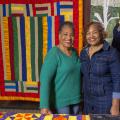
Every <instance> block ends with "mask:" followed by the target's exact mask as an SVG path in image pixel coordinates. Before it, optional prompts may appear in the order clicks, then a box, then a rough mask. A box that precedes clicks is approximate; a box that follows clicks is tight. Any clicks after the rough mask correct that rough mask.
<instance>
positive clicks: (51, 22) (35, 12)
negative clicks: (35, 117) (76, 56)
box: [0, 0, 83, 101]
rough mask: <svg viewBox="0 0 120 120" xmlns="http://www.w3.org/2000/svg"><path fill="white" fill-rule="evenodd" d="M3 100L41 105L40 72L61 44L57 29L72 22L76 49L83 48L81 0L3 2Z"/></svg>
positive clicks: (0, 88)
mask: <svg viewBox="0 0 120 120" xmlns="http://www.w3.org/2000/svg"><path fill="white" fill-rule="evenodd" d="M0 3H1V4H0V100H29V101H39V99H40V98H39V89H40V83H39V78H40V76H39V75H40V70H41V66H42V63H43V61H44V57H45V56H46V54H47V52H48V51H49V50H50V49H51V48H52V47H53V46H54V45H57V44H58V43H59V41H58V28H59V25H60V24H61V23H62V22H63V21H68V20H69V21H73V23H74V26H75V43H74V47H75V48H76V49H77V51H78V52H80V50H81V48H82V29H83V21H82V19H83V18H82V16H83V15H82V14H83V12H82V10H83V8H82V6H83V3H82V0H38V1H33V0H18V1H16V0H6V1H3V0H1V2H0Z"/></svg>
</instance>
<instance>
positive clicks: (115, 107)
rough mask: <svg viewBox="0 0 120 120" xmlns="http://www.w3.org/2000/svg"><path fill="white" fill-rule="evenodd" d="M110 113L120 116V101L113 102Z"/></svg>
mask: <svg viewBox="0 0 120 120" xmlns="http://www.w3.org/2000/svg"><path fill="white" fill-rule="evenodd" d="M110 113H111V115H120V111H119V99H113V100H112V107H111V110H110Z"/></svg>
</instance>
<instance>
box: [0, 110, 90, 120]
mask: <svg viewBox="0 0 120 120" xmlns="http://www.w3.org/2000/svg"><path fill="white" fill-rule="evenodd" d="M1 119H3V120H90V116H89V115H77V116H71V115H62V114H61V115H56V114H51V115H41V114H38V113H13V112H11V113H5V114H4V115H3V117H2V118H1Z"/></svg>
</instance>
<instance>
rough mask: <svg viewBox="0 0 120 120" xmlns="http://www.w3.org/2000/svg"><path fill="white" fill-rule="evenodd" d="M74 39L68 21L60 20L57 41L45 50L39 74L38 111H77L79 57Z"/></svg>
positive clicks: (72, 28)
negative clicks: (53, 109) (55, 44)
mask: <svg viewBox="0 0 120 120" xmlns="http://www.w3.org/2000/svg"><path fill="white" fill-rule="evenodd" d="M73 42H74V26H73V23H72V22H68V21H67V22H64V23H63V24H62V25H61V26H60V28H59V45H58V46H54V47H53V48H52V49H51V50H50V51H49V52H48V54H47V56H46V58H45V61H44V64H43V66H42V69H41V74H40V109H41V114H50V113H53V111H52V110H51V107H50V106H52V107H53V106H54V108H55V109H56V112H57V113H58V114H62V113H63V114H78V113H79V111H80V104H79V103H80V101H81V93H80V89H81V88H80V87H81V84H80V82H81V78H80V61H79V58H78V55H77V52H76V50H75V49H74V48H73V47H72V46H73Z"/></svg>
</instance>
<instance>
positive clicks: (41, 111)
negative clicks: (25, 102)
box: [40, 108, 51, 115]
mask: <svg viewBox="0 0 120 120" xmlns="http://www.w3.org/2000/svg"><path fill="white" fill-rule="evenodd" d="M40 114H44V115H49V114H51V111H50V110H49V109H48V108H42V109H41V110H40Z"/></svg>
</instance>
